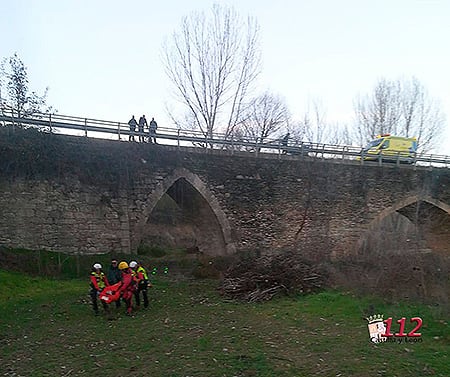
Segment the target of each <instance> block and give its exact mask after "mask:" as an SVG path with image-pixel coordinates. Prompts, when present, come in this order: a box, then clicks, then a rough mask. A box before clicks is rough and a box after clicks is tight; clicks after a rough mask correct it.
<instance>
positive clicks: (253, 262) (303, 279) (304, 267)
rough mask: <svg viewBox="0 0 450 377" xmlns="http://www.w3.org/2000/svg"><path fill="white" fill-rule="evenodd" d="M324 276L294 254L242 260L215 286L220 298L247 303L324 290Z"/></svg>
mask: <svg viewBox="0 0 450 377" xmlns="http://www.w3.org/2000/svg"><path fill="white" fill-rule="evenodd" d="M325 275H326V273H325V272H324V271H321V269H320V267H319V266H317V265H313V264H312V263H311V262H308V261H305V260H303V259H301V257H299V255H298V254H297V255H296V254H292V253H283V254H277V255H272V256H264V257H260V258H252V259H246V260H242V261H240V262H238V263H237V264H236V265H234V266H232V267H231V268H230V269H229V270H228V271H227V272H226V273H225V276H224V278H223V280H222V282H221V284H220V286H219V291H220V292H221V294H222V295H224V296H226V297H229V298H233V299H238V300H242V301H247V302H258V301H267V300H270V299H271V298H272V297H274V296H275V295H291V294H301V293H310V292H314V291H317V290H319V289H320V288H323V287H324V286H325V282H326V280H327V279H326V276H325Z"/></svg>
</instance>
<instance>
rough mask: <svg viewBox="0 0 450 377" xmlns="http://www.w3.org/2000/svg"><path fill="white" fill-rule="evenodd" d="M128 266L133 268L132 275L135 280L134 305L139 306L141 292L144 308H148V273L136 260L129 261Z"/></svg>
mask: <svg viewBox="0 0 450 377" xmlns="http://www.w3.org/2000/svg"><path fill="white" fill-rule="evenodd" d="M130 267H131V268H132V270H133V276H134V278H135V280H136V282H137V289H136V291H135V292H134V299H135V300H136V306H137V307H139V306H140V305H141V298H140V295H141V292H142V298H143V299H144V308H148V294H147V288H148V283H149V280H148V275H147V271H146V270H145V268H144V267H142V265H141V264H140V263H137V262H136V261H131V262H130Z"/></svg>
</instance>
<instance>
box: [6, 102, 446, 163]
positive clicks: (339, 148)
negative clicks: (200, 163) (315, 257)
mask: <svg viewBox="0 0 450 377" xmlns="http://www.w3.org/2000/svg"><path fill="white" fill-rule="evenodd" d="M0 122H1V123H2V124H3V125H4V126H10V127H37V128H39V129H40V130H41V131H43V132H49V133H57V134H72V135H76V136H84V137H97V138H98V137H103V138H105V137H106V138H108V139H116V138H117V140H121V141H130V140H133V139H135V138H139V136H140V137H141V140H143V139H145V138H148V139H149V136H150V135H149V133H148V132H139V129H137V130H134V131H133V130H131V129H130V126H129V125H128V124H127V123H123V122H114V121H109V120H99V119H92V118H82V117H75V116H69V115H60V114H50V113H35V114H32V115H26V116H21V115H19V114H15V113H14V111H13V110H11V109H5V108H1V111H0ZM156 137H157V139H158V144H163V145H176V146H178V147H181V146H188V147H189V146H190V147H195V148H203V149H207V148H209V149H211V148H212V149H222V150H226V151H229V152H230V153H234V152H237V151H245V152H249V153H253V154H255V155H259V154H260V153H265V154H270V153H271V154H276V155H278V156H281V155H289V156H297V157H300V158H301V157H308V158H320V159H341V160H343V161H346V160H347V161H348V160H354V161H357V162H358V163H360V164H366V163H370V164H373V163H377V164H379V165H382V164H384V163H390V164H392V163H396V164H397V165H400V164H408V165H419V166H430V167H445V168H449V167H450V156H446V155H440V154H424V153H414V154H408V155H406V156H405V152H394V153H393V152H392V151H390V152H389V155H388V154H384V153H383V152H380V153H379V154H378V155H368V154H367V153H366V152H367V151H366V150H365V149H364V148H361V147H355V146H349V145H334V144H324V143H312V142H305V141H301V140H294V139H291V140H289V141H287V142H286V141H283V139H280V138H278V139H268V138H265V139H264V140H261V139H259V138H252V137H242V136H236V135H225V134H223V133H218V132H217V133H216V132H214V133H213V134H211V135H207V134H204V133H202V132H199V131H195V130H188V129H180V128H168V127H158V130H157V133H156ZM369 160H370V161H369Z"/></svg>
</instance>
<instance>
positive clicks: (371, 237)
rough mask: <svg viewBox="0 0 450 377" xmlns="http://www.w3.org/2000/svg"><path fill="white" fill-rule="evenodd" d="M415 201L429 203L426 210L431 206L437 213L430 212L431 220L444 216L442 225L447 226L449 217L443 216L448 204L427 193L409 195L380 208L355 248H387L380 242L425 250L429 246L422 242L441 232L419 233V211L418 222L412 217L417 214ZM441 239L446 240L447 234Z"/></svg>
mask: <svg viewBox="0 0 450 377" xmlns="http://www.w3.org/2000/svg"><path fill="white" fill-rule="evenodd" d="M415 203H426V204H427V205H428V207H426V208H428V211H430V209H433V208H434V210H436V211H437V212H432V213H434V214H433V215H432V218H433V219H434V218H435V217H436V216H437V218H438V219H442V218H445V219H444V224H445V225H444V228H446V229H447V228H448V224H449V223H450V221H449V217H448V216H446V215H450V205H448V204H446V203H444V202H442V201H439V200H437V199H434V198H432V197H429V196H423V195H412V196H408V197H407V198H404V199H402V200H399V201H398V202H396V203H394V204H393V205H392V206H390V207H388V208H385V209H384V210H382V211H381V212H380V213H379V214H378V215H377V216H376V217H375V218H374V219H373V220H372V221H371V222H370V223H369V224H368V227H367V230H366V232H364V234H363V235H361V237H360V238H359V241H358V246H357V249H358V250H365V249H366V248H367V247H368V248H369V250H372V251H374V250H375V251H376V250H386V249H387V247H379V246H380V245H384V246H389V247H392V246H394V249H395V248H397V249H398V250H399V251H402V250H417V248H419V249H420V250H428V248H429V247H428V246H426V247H425V249H424V245H425V244H427V243H428V241H426V240H427V239H429V237H436V235H437V236H438V237H442V234H440V233H439V232H437V233H436V232H435V231H431V232H430V231H428V232H425V233H422V231H423V228H421V227H422V226H423V222H421V220H422V219H421V218H422V214H419V217H418V220H420V221H419V223H416V222H415V220H414V216H415V215H416V213H415V208H414V207H412V205H413V204H415ZM408 207H409V208H408ZM417 210H419V207H417ZM434 210H432V211H434ZM425 211H427V210H425ZM425 213H426V212H425ZM418 224H419V225H418ZM420 224H421V225H420ZM417 226H419V228H418V229H422V230H421V231H420V232H419V233H417V228H416V227H417ZM425 229H426V228H425ZM428 230H430V228H428ZM372 233H373V234H372ZM441 233H442V231H441ZM389 234H391V236H392V235H393V234H395V235H396V236H395V237H394V238H392V237H389ZM444 238H445V239H447V240H448V237H444ZM389 240H391V241H389ZM374 241H375V242H374ZM409 241H411V242H412V243H410V242H409ZM442 241H443V240H442V239H441V244H442ZM444 241H445V240H444ZM445 242H446V241H445ZM445 242H444V243H445ZM396 243H397V244H396ZM369 245H370V246H369ZM406 245H409V246H406ZM413 245H415V246H413ZM377 246H378V247H377ZM409 247H411V249H409ZM438 249H442V247H438ZM445 249H447V247H444V248H443V250H445ZM430 250H431V249H430ZM391 251H392V250H391Z"/></svg>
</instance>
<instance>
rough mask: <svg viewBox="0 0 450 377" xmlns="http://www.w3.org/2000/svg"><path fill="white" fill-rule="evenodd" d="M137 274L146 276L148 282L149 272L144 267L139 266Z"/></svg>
mask: <svg viewBox="0 0 450 377" xmlns="http://www.w3.org/2000/svg"><path fill="white" fill-rule="evenodd" d="M137 273H138V274H139V273H141V274H142V275H143V276H144V279H145V280H148V275H147V271H145V268H144V267H142V266H139V267H138V269H137Z"/></svg>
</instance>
